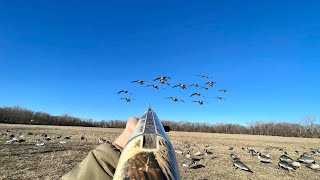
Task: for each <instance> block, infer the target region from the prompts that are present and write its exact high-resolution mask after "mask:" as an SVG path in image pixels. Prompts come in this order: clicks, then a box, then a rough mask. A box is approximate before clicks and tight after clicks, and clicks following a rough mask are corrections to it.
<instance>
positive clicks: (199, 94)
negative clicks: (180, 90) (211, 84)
mask: <svg viewBox="0 0 320 180" xmlns="http://www.w3.org/2000/svg"><path fill="white" fill-rule="evenodd" d="M195 95H197V96H201V93H199V92H195V93H193V94H191V95H190V97H192V96H195Z"/></svg>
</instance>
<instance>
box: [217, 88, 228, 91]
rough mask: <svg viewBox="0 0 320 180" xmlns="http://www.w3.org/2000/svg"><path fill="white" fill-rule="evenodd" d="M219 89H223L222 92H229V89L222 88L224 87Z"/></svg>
mask: <svg viewBox="0 0 320 180" xmlns="http://www.w3.org/2000/svg"><path fill="white" fill-rule="evenodd" d="M219 91H220V92H221V91H222V92H228V91H229V90H228V89H224V88H222V89H220V90H219Z"/></svg>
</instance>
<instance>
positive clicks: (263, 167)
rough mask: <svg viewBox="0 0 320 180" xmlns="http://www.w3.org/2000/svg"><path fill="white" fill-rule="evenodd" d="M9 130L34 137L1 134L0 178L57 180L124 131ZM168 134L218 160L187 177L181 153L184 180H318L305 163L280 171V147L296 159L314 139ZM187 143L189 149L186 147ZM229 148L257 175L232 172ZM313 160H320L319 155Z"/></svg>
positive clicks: (13, 127) (1, 127)
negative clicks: (265, 155) (264, 155)
mask: <svg viewBox="0 0 320 180" xmlns="http://www.w3.org/2000/svg"><path fill="white" fill-rule="evenodd" d="M7 130H9V131H10V133H12V134H15V135H18V134H19V133H24V134H25V133H28V132H31V133H33V134H34V135H32V136H26V137H25V139H26V142H24V143H20V144H19V143H13V144H8V143H5V141H6V140H7V139H6V138H5V137H4V136H0V144H1V146H0V157H1V158H0V172H1V174H0V179H26V180H28V179H41V180H42V179H59V178H60V177H61V176H62V175H63V174H65V173H67V172H68V171H70V170H71V169H72V168H73V167H74V166H75V165H76V164H77V163H79V162H81V161H82V160H83V158H84V157H85V156H86V155H87V153H88V152H89V151H90V150H92V149H93V148H95V147H97V146H98V139H99V137H104V138H105V139H106V140H108V141H114V140H115V139H116V137H117V136H118V135H120V133H121V132H122V130H123V129H116V128H95V127H70V126H69V127H67V126H39V125H18V124H12V125H10V124H0V133H1V132H5V131H7ZM42 133H47V134H48V135H50V137H52V140H51V141H48V142H46V144H45V145H44V146H43V147H39V146H35V142H36V140H37V139H38V138H40V137H41V134H42ZM58 135H62V137H66V136H71V139H70V140H68V142H67V143H66V144H59V143H58V140H57V139H56V137H57V136H58ZM81 136H85V138H86V139H87V141H86V140H81ZM168 136H169V138H170V140H171V142H172V144H173V146H174V147H175V148H180V149H182V150H183V151H184V152H186V151H187V150H190V151H191V153H194V152H196V151H203V148H204V146H205V145H206V144H210V145H211V147H210V148H211V149H212V150H211V151H212V152H213V153H214V154H215V155H216V156H217V158H215V159H205V160H201V161H200V163H201V164H203V165H205V168H201V169H190V170H188V171H187V172H186V173H184V170H183V168H182V166H181V162H182V160H183V159H184V158H183V155H176V156H177V160H178V164H179V169H180V176H181V179H201V178H202V179H204V178H206V179H284V180H285V179H288V180H289V179H290V180H291V179H310V180H313V179H320V174H319V171H318V172H317V171H313V170H311V169H308V168H306V167H305V165H302V167H300V168H299V169H298V170H297V171H295V172H292V173H289V172H288V171H285V170H282V169H277V162H278V157H279V156H280V155H281V154H283V152H280V151H279V149H280V148H283V149H284V150H286V151H287V152H288V154H289V156H290V157H292V158H293V159H297V157H298V156H299V154H296V153H295V151H296V150H298V151H299V152H300V154H301V153H302V152H305V151H310V148H319V147H320V143H319V140H318V139H315V138H292V137H277V136H260V135H235V134H218V133H190V132H176V131H175V132H169V133H168ZM186 143H188V144H190V145H191V147H189V148H187V147H185V145H186ZM230 146H234V147H235V152H236V153H237V155H238V156H239V157H240V158H241V160H242V161H243V162H244V163H246V164H247V165H248V166H249V167H250V168H251V169H252V171H253V172H254V173H248V172H244V171H241V170H235V169H233V168H232V161H231V159H230V157H229V154H228V149H229V147H230ZM241 147H249V148H253V149H255V150H257V151H262V150H263V149H265V148H267V147H269V148H271V151H270V156H271V158H272V162H271V163H270V164H261V163H260V162H259V160H258V159H257V157H256V156H250V155H249V153H248V152H247V151H243V150H242V149H241ZM313 158H314V159H315V160H316V161H317V162H320V157H319V156H313Z"/></svg>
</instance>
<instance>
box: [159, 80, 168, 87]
mask: <svg viewBox="0 0 320 180" xmlns="http://www.w3.org/2000/svg"><path fill="white" fill-rule="evenodd" d="M160 83H161V84H166V85H168V86H169V85H170V84H169V83H168V81H165V80H160Z"/></svg>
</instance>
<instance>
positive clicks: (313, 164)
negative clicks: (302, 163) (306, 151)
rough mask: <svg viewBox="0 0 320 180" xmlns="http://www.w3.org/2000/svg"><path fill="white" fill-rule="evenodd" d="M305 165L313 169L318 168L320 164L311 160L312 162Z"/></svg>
mask: <svg viewBox="0 0 320 180" xmlns="http://www.w3.org/2000/svg"><path fill="white" fill-rule="evenodd" d="M307 167H308V168H310V169H313V170H319V169H320V166H319V164H317V163H316V162H315V161H313V162H312V163H309V164H307Z"/></svg>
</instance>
